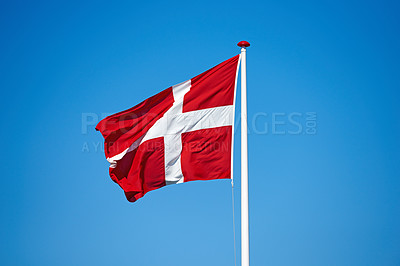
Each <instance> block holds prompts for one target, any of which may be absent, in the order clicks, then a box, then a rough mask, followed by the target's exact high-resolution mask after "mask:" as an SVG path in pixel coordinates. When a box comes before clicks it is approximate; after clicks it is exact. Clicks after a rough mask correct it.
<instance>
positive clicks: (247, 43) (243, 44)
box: [237, 41, 250, 48]
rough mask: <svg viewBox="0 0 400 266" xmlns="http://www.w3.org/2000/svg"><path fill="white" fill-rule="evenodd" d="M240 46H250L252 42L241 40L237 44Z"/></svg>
mask: <svg viewBox="0 0 400 266" xmlns="http://www.w3.org/2000/svg"><path fill="white" fill-rule="evenodd" d="M237 45H238V46H239V47H242V48H243V47H249V46H250V43H249V42H246V41H241V42H239V43H238V44H237Z"/></svg>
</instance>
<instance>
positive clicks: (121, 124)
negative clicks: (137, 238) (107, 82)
mask: <svg viewBox="0 0 400 266" xmlns="http://www.w3.org/2000/svg"><path fill="white" fill-rule="evenodd" d="M239 61H240V56H239V55H237V56H235V57H232V58H230V59H228V60H226V61H224V62H222V63H221V64H219V65H217V66H215V67H213V68H211V69H209V70H207V71H206V72H204V73H202V74H200V75H198V76H196V77H194V78H192V79H190V80H188V81H185V82H182V83H180V84H178V85H175V86H172V87H170V88H168V89H166V90H164V91H162V92H160V93H158V94H156V95H154V96H152V97H150V98H148V99H146V100H145V101H143V102H142V103H140V104H138V105H136V106H134V107H132V108H130V109H128V110H126V111H122V112H120V113H117V114H114V115H111V116H108V117H106V118H105V119H103V120H102V121H100V123H99V124H98V125H97V126H96V130H99V131H100V132H101V134H102V135H103V137H104V139H105V145H104V150H105V154H106V157H107V160H108V161H109V162H110V176H111V178H112V180H114V181H115V182H116V183H117V184H119V185H120V186H121V188H122V189H123V190H124V191H125V195H126V198H127V199H128V200H129V201H131V202H134V201H136V200H138V199H139V198H141V197H143V196H144V195H145V194H146V193H147V192H149V191H151V190H154V189H157V188H161V187H163V186H165V185H169V184H176V183H183V182H188V181H193V180H211V179H224V178H228V179H229V178H231V175H232V158H233V148H232V146H233V120H234V119H233V118H234V113H235V110H234V106H235V91H236V80H237V73H238V68H239Z"/></svg>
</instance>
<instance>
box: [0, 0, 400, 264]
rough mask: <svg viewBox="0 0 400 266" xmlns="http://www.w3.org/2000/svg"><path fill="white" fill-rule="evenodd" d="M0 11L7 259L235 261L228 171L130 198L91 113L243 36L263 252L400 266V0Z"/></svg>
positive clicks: (169, 79)
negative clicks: (111, 172)
mask: <svg viewBox="0 0 400 266" xmlns="http://www.w3.org/2000/svg"><path fill="white" fill-rule="evenodd" d="M0 10H1V11H0V12H1V16H0V25H1V27H0V33H1V36H2V41H1V42H0V48H1V60H0V71H1V73H2V75H1V77H2V78H1V79H0V87H1V91H2V95H3V97H2V99H3V101H2V104H1V106H0V108H1V112H2V116H1V118H0V119H1V124H2V130H1V132H0V137H1V139H3V143H2V144H3V152H2V155H1V158H2V162H3V164H4V166H3V175H2V186H1V188H0V191H1V193H0V200H1V202H2V204H1V205H0V206H1V213H0V215H1V217H0V218H1V219H0V235H1V237H0V260H1V262H2V264H3V265H126V264H131V265H175V266H179V265H193V266H196V265H220V266H222V265H234V254H233V241H232V240H233V231H232V209H231V187H230V183H229V181H228V180H224V181H210V182H192V183H187V184H182V185H176V186H168V187H165V188H163V189H160V190H157V191H154V192H151V193H149V194H147V195H146V196H145V197H144V198H142V199H140V200H139V201H138V202H136V203H134V204H131V203H129V202H128V201H126V199H125V197H124V195H123V193H122V191H121V190H120V189H119V187H118V186H117V185H116V184H115V183H113V182H112V181H111V179H110V178H109V176H108V163H107V161H106V160H105V158H104V154H103V153H102V151H101V148H98V149H96V147H99V146H98V145H99V144H100V143H102V141H103V139H102V137H101V135H100V134H99V133H98V132H95V131H94V124H95V123H96V122H98V120H99V119H100V118H101V117H102V116H103V115H104V114H109V113H114V112H118V111H121V110H124V109H127V108H129V107H131V106H133V105H135V104H137V103H139V102H140V101H142V100H143V99H145V98H147V97H149V96H151V95H153V94H155V93H157V92H159V91H161V90H162V89H165V88H167V87H169V86H171V85H174V84H177V83H179V82H182V81H184V80H187V79H189V78H191V77H193V76H195V75H197V74H199V73H201V72H203V71H205V70H206V69H208V68H210V67H212V66H214V65H216V64H217V63H219V62H221V61H223V60H225V59H227V58H230V57H232V56H234V55H235V54H238V53H239V52H240V49H239V48H238V47H237V46H236V43H237V42H238V41H240V40H247V41H249V42H250V43H251V47H250V48H249V49H248V56H247V60H248V65H247V68H248V107H249V124H250V127H249V175H250V181H249V182H250V246H251V255H250V258H251V263H252V264H253V265H307V266H310V265H399V264H400V227H399V224H400V209H399V206H400V166H399V157H400V156H399V155H400V152H399V148H400V141H399V139H398V136H399V131H400V128H399V124H398V115H399V114H400V112H399V111H400V110H399V105H398V99H399V88H400V79H399V74H400V73H399V60H400V52H399V47H400V37H399V34H398V33H399V25H400V21H399V16H398V13H399V5H398V4H397V3H395V2H394V1H363V2H360V1H307V2H299V1H274V2H272V1H268V2H267V1H258V2H257V1H240V2H239V1H201V2H188V1H165V2H148V1H141V2H134V1H126V2H122V1H114V2H109V1H107V2H106V1H86V2H85V3H82V2H81V1H76V2H73V1H57V2H54V1H40V2H28V1H26V2H24V1H12V3H11V2H4V1H3V3H1V8H0ZM238 96H240V94H239V95H238ZM238 109H239V108H238ZM238 111H239V110H238ZM315 115H316V116H315ZM293 121H294V122H295V123H293ZM296 123H297V124H296ZM307 130H308V131H307ZM310 130H311V131H310ZM239 135H240V134H239V132H238V134H237V135H236V138H235V139H236V141H235V149H236V151H235V158H234V161H235V166H234V171H235V178H236V187H235V190H234V191H235V197H236V203H235V211H236V218H237V219H236V236H237V239H236V241H237V245H238V247H239V244H240V230H239V229H240V219H239V218H240V217H239V213H240V204H239V198H240V182H239V179H240V176H239V174H238V173H239V172H240V160H239V159H240V158H239V155H240V154H239V153H238V151H239V147H240V146H239V144H240V143H239V142H238V140H239V139H240V138H239ZM85 145H86V146H85ZM237 256H238V263H239V261H240V252H239V249H238V252H237Z"/></svg>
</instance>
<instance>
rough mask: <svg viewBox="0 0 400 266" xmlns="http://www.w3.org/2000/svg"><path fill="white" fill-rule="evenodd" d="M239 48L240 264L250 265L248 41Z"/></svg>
mask: <svg viewBox="0 0 400 266" xmlns="http://www.w3.org/2000/svg"><path fill="white" fill-rule="evenodd" d="M238 46H240V47H241V48H242V49H241V61H242V62H241V64H242V65H241V103H242V104H241V113H242V115H241V121H242V122H241V135H242V139H241V149H242V154H241V160H242V166H241V172H242V173H241V194H242V195H241V208H242V209H241V218H242V223H241V224H242V266H249V265H250V256H249V176H248V160H247V154H248V153H247V91H246V90H247V88H246V47H249V46H250V43H248V42H246V41H241V42H239V43H238Z"/></svg>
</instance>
